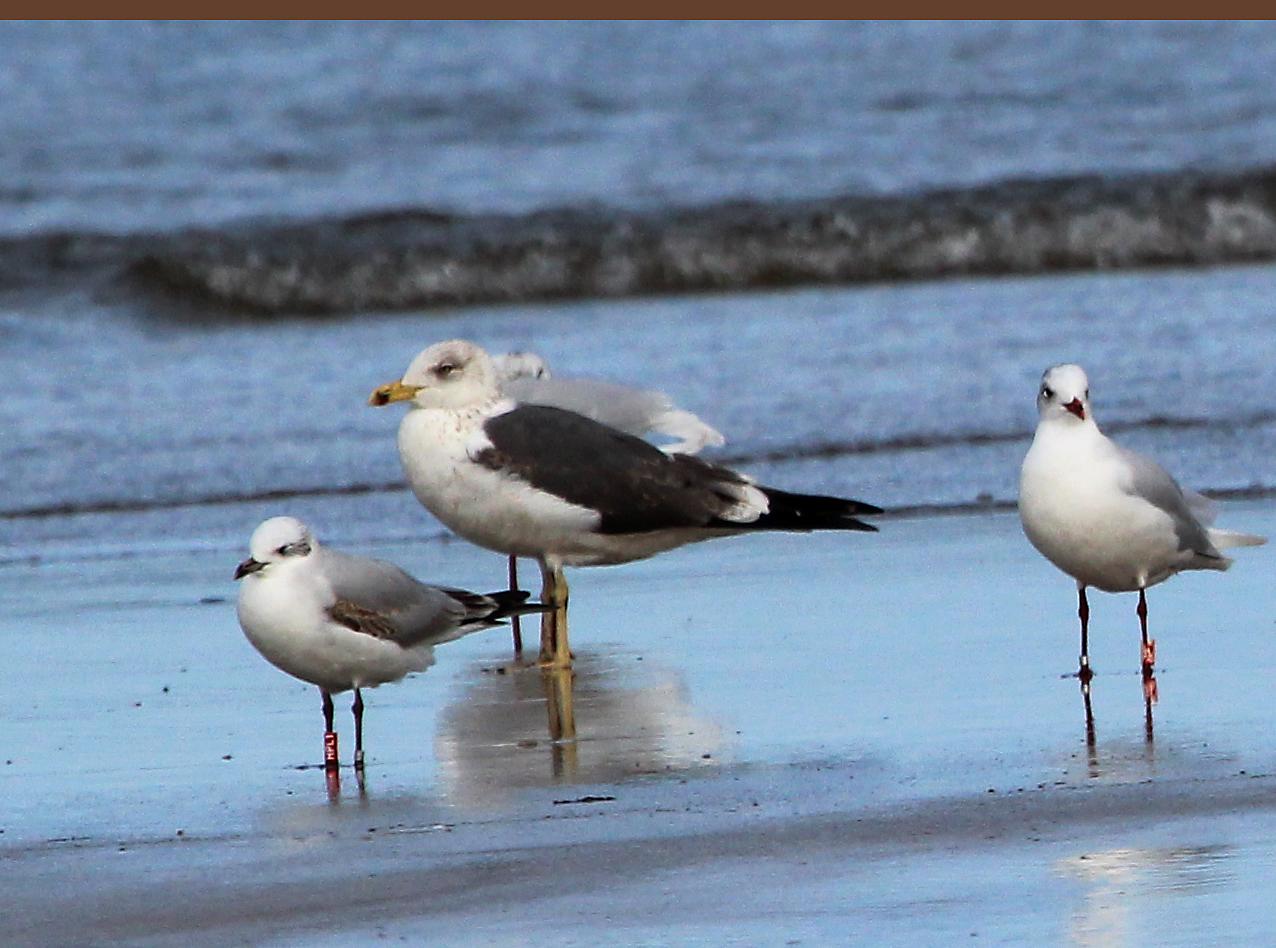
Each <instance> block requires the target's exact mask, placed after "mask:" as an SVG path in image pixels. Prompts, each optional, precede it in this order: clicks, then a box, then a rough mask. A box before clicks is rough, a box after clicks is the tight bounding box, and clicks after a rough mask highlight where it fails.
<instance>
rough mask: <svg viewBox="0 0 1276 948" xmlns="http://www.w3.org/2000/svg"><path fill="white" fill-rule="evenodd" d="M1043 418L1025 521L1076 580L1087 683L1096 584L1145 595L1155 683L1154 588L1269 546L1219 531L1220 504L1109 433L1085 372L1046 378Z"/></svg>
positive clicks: (1148, 668) (1147, 673) (1070, 368)
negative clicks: (1245, 549)
mask: <svg viewBox="0 0 1276 948" xmlns="http://www.w3.org/2000/svg"><path fill="white" fill-rule="evenodd" d="M1037 411H1038V413H1039V415H1040V420H1039V421H1038V423H1037V433H1036V436H1035V437H1034V438H1033V440H1032V447H1031V448H1029V449H1028V454H1027V456H1026V457H1025V458H1024V460H1023V468H1022V470H1021V472H1020V477H1019V516H1020V519H1021V520H1022V522H1023V529H1024V533H1026V534H1027V536H1028V539H1029V540H1030V541H1031V542H1032V545H1033V546H1035V547H1036V548H1037V549H1038V550H1039V551H1040V552H1041V554H1042V555H1043V556H1044V557H1045V558H1046V559H1048V560H1049V561H1050V562H1051V563H1053V564H1054V565H1055V566H1057V567H1059V569H1061V570H1063V571H1064V572H1065V573H1067V574H1068V575H1069V576H1071V577H1072V578H1073V579H1075V580H1076V581H1077V595H1078V601H1079V605H1078V609H1077V613H1078V615H1079V617H1080V619H1081V667H1080V672H1079V674H1080V677H1081V680H1082V682H1087V681H1089V679H1090V677H1091V675H1092V672H1091V669H1090V655H1089V641H1088V631H1089V628H1088V627H1089V620H1090V607H1089V603H1088V602H1087V601H1086V594H1085V591H1086V587H1087V586H1094V587H1096V588H1098V589H1102V590H1104V591H1105V592H1134V591H1136V590H1137V591H1138V594H1139V605H1138V610H1137V612H1138V616H1139V627H1140V630H1141V631H1142V641H1143V653H1142V654H1143V676H1144V678H1145V679H1151V677H1152V670H1153V666H1154V665H1155V663H1156V642H1155V640H1153V639H1150V638H1148V629H1147V597H1146V592H1145V591H1146V590H1147V588H1148V587H1149V586H1155V585H1156V584H1157V583H1159V582H1161V581H1162V580H1166V579H1169V578H1170V577H1171V576H1173V575H1174V574H1175V573H1178V572H1181V571H1183V570H1194V569H1215V570H1225V569H1227V568H1228V567H1229V566H1231V565H1232V561H1231V560H1230V559H1228V558H1227V557H1225V556H1224V555H1223V554H1222V553H1220V552H1219V550H1221V549H1226V548H1227V547H1234V546H1257V545H1259V544H1262V543H1265V542H1266V540H1265V538H1264V537H1259V536H1251V535H1250V534H1246V533H1232V532H1229V531H1226V530H1218V529H1215V528H1213V527H1211V526H1210V523H1211V522H1212V521H1213V519H1214V507H1215V505H1214V503H1213V502H1212V501H1210V500H1209V499H1208V498H1205V497H1202V496H1201V495H1200V494H1196V493H1193V492H1192V491H1185V490H1183V489H1182V488H1181V487H1179V485H1178V483H1177V482H1176V481H1175V480H1174V478H1173V477H1171V476H1170V475H1169V473H1168V472H1167V471H1166V470H1165V469H1164V468H1163V467H1161V466H1160V465H1159V464H1157V463H1156V462H1155V461H1153V460H1152V459H1151V458H1147V457H1144V456H1143V455H1141V454H1136V453H1135V452H1133V451H1130V450H1128V449H1126V448H1123V447H1121V446H1120V445H1118V444H1117V443H1116V442H1114V441H1112V439H1110V438H1108V437H1107V436H1106V435H1104V434H1103V432H1101V431H1100V430H1099V426H1098V425H1097V424H1096V423H1095V420H1094V416H1093V415H1092V414H1091V411H1090V386H1089V381H1088V380H1087V379H1086V374H1085V372H1084V371H1083V370H1082V369H1081V367H1080V366H1077V365H1056V366H1054V367H1052V368H1050V369H1047V370H1046V372H1045V374H1044V375H1043V376H1042V377H1041V387H1040V389H1039V390H1038V391H1037Z"/></svg>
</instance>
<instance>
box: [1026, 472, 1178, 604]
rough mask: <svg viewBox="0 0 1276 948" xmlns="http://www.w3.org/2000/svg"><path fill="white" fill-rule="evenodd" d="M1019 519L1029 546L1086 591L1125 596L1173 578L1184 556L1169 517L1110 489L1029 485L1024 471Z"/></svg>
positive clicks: (1055, 481)
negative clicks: (1033, 547)
mask: <svg viewBox="0 0 1276 948" xmlns="http://www.w3.org/2000/svg"><path fill="white" fill-rule="evenodd" d="M1019 514H1020V518H1021V519H1022V521H1023V527H1024V533H1025V534H1027V536H1028V539H1029V540H1030V541H1031V542H1032V545H1033V546H1035V547H1036V548H1037V550H1039V551H1040V552H1041V554H1042V555H1043V556H1045V557H1046V559H1048V560H1050V562H1051V563H1053V564H1054V565H1055V566H1057V567H1059V569H1061V570H1063V571H1064V572H1065V573H1067V574H1068V575H1069V576H1072V577H1073V578H1074V579H1076V580H1077V581H1078V582H1080V583H1083V584H1084V585H1086V586H1095V587H1097V588H1099V589H1102V590H1106V591H1107V592H1128V591H1132V590H1136V589H1139V588H1141V587H1146V586H1150V585H1153V584H1155V583H1158V582H1160V581H1161V580H1163V579H1165V578H1166V577H1168V576H1169V575H1171V574H1172V573H1173V572H1174V571H1175V569H1176V568H1177V565H1176V564H1177V563H1178V561H1179V560H1180V559H1181V558H1182V554H1181V552H1180V551H1179V549H1178V540H1177V537H1176V534H1175V531H1174V524H1173V522H1172V521H1171V519H1170V517H1169V515H1168V514H1166V513H1165V512H1164V511H1162V510H1160V509H1159V508H1157V507H1155V506H1153V505H1152V504H1150V503H1148V502H1147V501H1145V500H1141V499H1140V498H1138V497H1135V496H1132V495H1130V494H1127V493H1124V492H1123V491H1121V490H1119V489H1118V488H1117V487H1116V486H1115V485H1114V484H1102V483H1098V484H1092V485H1091V486H1090V487H1087V486H1084V482H1083V481H1082V480H1081V479H1069V478H1067V477H1056V478H1052V479H1051V481H1050V482H1049V484H1048V485H1045V484H1040V483H1033V481H1032V478H1031V473H1030V472H1028V471H1025V478H1024V483H1023V484H1022V485H1021V489H1020V498H1019Z"/></svg>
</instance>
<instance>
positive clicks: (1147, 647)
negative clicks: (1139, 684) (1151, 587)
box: [1138, 589, 1156, 678]
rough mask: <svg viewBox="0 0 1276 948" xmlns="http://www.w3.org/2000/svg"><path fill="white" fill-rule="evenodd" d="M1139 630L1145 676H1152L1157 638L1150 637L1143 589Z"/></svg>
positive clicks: (1146, 603)
mask: <svg viewBox="0 0 1276 948" xmlns="http://www.w3.org/2000/svg"><path fill="white" fill-rule="evenodd" d="M1138 614H1139V630H1140V631H1141V632H1142V634H1143V677H1144V678H1151V677H1152V667H1153V666H1154V665H1155V664H1156V639H1150V638H1148V600H1147V596H1146V595H1145V594H1144V591H1143V590H1142V589H1140V590H1139V608H1138Z"/></svg>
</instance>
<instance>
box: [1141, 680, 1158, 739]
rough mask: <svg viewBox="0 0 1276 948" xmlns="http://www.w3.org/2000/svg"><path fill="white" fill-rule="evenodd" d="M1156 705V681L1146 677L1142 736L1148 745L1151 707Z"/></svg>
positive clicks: (1144, 681) (1150, 727) (1150, 735)
mask: <svg viewBox="0 0 1276 948" xmlns="http://www.w3.org/2000/svg"><path fill="white" fill-rule="evenodd" d="M1154 704H1156V679H1155V678H1152V677H1151V676H1148V677H1147V678H1144V679H1143V734H1144V737H1145V738H1146V739H1147V742H1148V743H1149V744H1151V743H1152V705H1154Z"/></svg>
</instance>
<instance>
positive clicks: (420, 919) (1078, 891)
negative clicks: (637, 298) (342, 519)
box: [0, 502, 1276, 944]
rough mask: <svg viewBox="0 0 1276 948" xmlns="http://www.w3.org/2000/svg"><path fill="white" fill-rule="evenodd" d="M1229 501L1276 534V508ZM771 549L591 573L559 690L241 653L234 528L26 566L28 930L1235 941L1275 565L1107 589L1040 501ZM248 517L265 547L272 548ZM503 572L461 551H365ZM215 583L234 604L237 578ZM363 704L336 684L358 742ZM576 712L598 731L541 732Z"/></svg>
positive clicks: (1235, 516)
mask: <svg viewBox="0 0 1276 948" xmlns="http://www.w3.org/2000/svg"><path fill="white" fill-rule="evenodd" d="M1222 523H1223V525H1225V526H1230V527H1235V528H1238V529H1246V530H1256V531H1260V532H1266V533H1268V534H1276V504H1271V503H1262V502H1254V503H1236V504H1229V505H1227V508H1226V509H1225V511H1224V514H1223V517H1222ZM882 525H883V532H882V534H881V535H878V536H862V535H856V536H815V537H805V536H776V537H765V538H763V537H758V538H744V539H739V540H733V541H729V542H719V543H712V544H705V545H702V546H701V547H699V548H691V549H685V550H682V551H678V552H676V553H673V554H669V555H666V556H663V557H660V558H658V559H656V560H653V561H649V562H646V563H641V564H633V565H630V566H626V567H621V568H616V569H603V570H587V571H581V570H578V571H576V572H575V573H573V574H571V578H572V580H573V587H572V588H573V603H572V610H573V611H572V621H573V626H572V636H573V644H574V646H575V648H576V650H577V654H578V661H577V664H576V669H575V673H574V675H573V676H570V677H559V678H557V679H555V678H554V677H552V676H546V675H545V674H543V673H542V672H540V671H539V670H537V669H534V668H521V667H518V666H516V665H513V664H511V662H510V655H509V638H508V632H506V631H503V630H493V631H490V632H486V633H483V634H481V635H475V636H471V637H469V638H467V639H465V640H462V641H460V642H456V643H453V644H450V645H447V646H443V647H441V648H440V649H439V650H438V653H437V658H438V664H437V665H436V666H435V667H434V668H432V669H430V670H429V671H428V672H426V673H425V674H423V675H420V676H417V677H416V678H414V679H411V680H409V681H407V682H404V683H401V684H398V685H392V686H386V687H383V688H380V689H376V690H374V691H370V692H368V693H367V694H366V702H367V705H368V711H367V719H366V720H367V744H368V755H369V770H368V775H367V780H366V786H365V787H363V788H362V789H361V788H360V787H359V786H358V784H357V782H356V781H355V779H354V775H353V774H352V773H351V772H350V771H349V770H348V769H346V770H343V772H342V774H341V779H340V785H339V786H329V785H328V783H327V782H326V781H325V777H324V774H323V773H322V771H321V770H319V769H317V768H316V767H315V766H314V765H316V764H317V763H318V762H319V761H320V760H321V751H322V745H321V739H320V732H321V730H322V726H321V718H320V713H319V701H318V695H317V693H316V692H315V690H314V689H312V688H308V687H306V686H303V685H300V684H297V683H296V682H293V681H292V680H290V679H288V678H286V677H285V676H283V675H282V674H281V673H279V672H277V671H275V670H274V669H272V668H270V667H269V666H267V665H266V664H265V663H264V662H263V661H261V659H259V658H258V657H257V656H256V655H255V653H253V652H252V650H251V649H250V648H249V646H248V645H247V644H246V643H245V642H244V641H243V638H242V635H241V634H240V632H239V630H238V627H237V625H236V623H235V619H234V610H233V595H234V588H233V585H232V584H231V583H230V582H229V574H230V571H231V570H232V569H233V566H234V563H235V562H237V560H238V558H240V551H239V550H237V549H233V550H232V549H194V550H189V549H188V550H180V551H177V552H173V551H172V550H171V549H170V550H168V551H167V552H166V551H165V549H163V548H162V547H161V545H160V544H159V543H148V542H145V541H139V542H138V543H137V545H136V548H135V549H133V550H132V551H131V552H129V553H128V554H127V555H119V556H112V557H105V558H101V559H91V558H85V559H83V560H76V559H74V558H67V559H63V560H59V561H46V562H42V563H40V562H35V563H21V562H16V561H14V562H10V563H8V564H7V565H6V566H4V567H3V568H0V614H3V615H4V616H5V618H4V620H3V634H0V680H2V681H3V684H4V693H5V694H6V696H7V699H8V702H9V706H10V710H9V711H7V712H6V715H5V717H6V724H5V728H4V734H5V736H4V739H3V750H2V751H0V754H2V757H3V761H0V764H2V766H0V793H2V794H3V799H4V801H5V802H4V805H3V807H0V829H2V830H3V833H0V859H3V863H4V877H5V883H4V888H5V898H4V902H5V911H4V912H3V913H0V941H4V942H6V943H48V944H64V943H95V942H97V943H108V942H110V943H116V942H119V941H127V942H142V943H146V942H151V943H172V942H173V941H175V940H181V941H183V942H193V943H216V944H224V943H241V942H251V943H262V942H266V943H280V944H302V943H304V944H315V943H324V942H333V943H349V942H353V941H361V940H371V939H373V938H377V937H400V936H402V937H410V938H413V939H421V940H424V939H426V938H428V939H429V940H430V941H431V943H438V944H446V943H454V944H462V943H478V942H482V943H491V944H524V943H528V942H533V941H537V942H539V941H543V940H545V939H546V938H548V937H553V938H554V939H555V940H556V941H558V942H560V943H563V944H597V943H600V942H610V943H634V942H646V943H651V942H661V943H665V942H683V943H685V942H696V941H703V942H706V943H714V944H721V943H732V942H738V943H758V942H763V943H775V942H780V941H786V940H788V941H795V942H799V943H802V942H805V943H819V942H826V941H829V940H840V939H845V938H847V937H853V938H861V939H864V940H871V941H872V942H874V943H908V944H917V943H927V942H931V943H933V942H943V943H947V942H951V941H953V940H956V939H958V938H962V939H966V938H969V937H971V936H975V937H977V938H979V939H981V940H989V939H991V940H997V941H1026V940H1029V939H1031V940H1033V941H1035V942H1041V941H1051V942H1060V941H1068V940H1071V941H1075V942H1077V943H1080V944H1098V943H1170V942H1176V943H1193V942H1215V943H1216V942H1220V941H1228V940H1232V941H1238V940H1247V939H1248V938H1249V937H1252V936H1253V934H1254V933H1255V932H1256V931H1258V930H1260V928H1259V926H1262V925H1263V924H1264V923H1265V921H1266V918H1267V914H1268V913H1267V900H1268V898H1269V895H1268V893H1269V891H1270V885H1269V878H1270V871H1271V866H1272V863H1273V862H1274V861H1276V769H1274V768H1273V761H1274V760H1276V729H1273V728H1272V726H1271V722H1272V717H1273V710H1274V709H1273V703H1272V701H1271V698H1270V697H1269V695H1270V687H1269V682H1270V680H1271V677H1272V671H1273V666H1274V664H1276V648H1274V647H1273V644H1272V635H1271V633H1272V628H1273V623H1274V622H1276V595H1274V594H1273V591H1272V589H1273V587H1272V584H1271V581H1270V579H1271V576H1272V574H1273V557H1274V556H1276V550H1274V549H1273V547H1265V548H1262V549H1258V550H1248V551H1246V550H1242V551H1239V553H1240V556H1239V557H1238V562H1237V564H1236V566H1235V567H1234V568H1233V569H1232V570H1231V572H1229V573H1227V574H1225V575H1218V574H1208V575H1205V574H1196V575H1188V576H1180V577H1178V578H1176V579H1174V580H1171V581H1170V582H1169V583H1167V584H1164V585H1162V586H1160V587H1157V588H1156V589H1155V590H1153V591H1152V592H1151V593H1150V594H1149V605H1150V610H1151V624H1152V630H1153V634H1154V635H1155V636H1156V637H1157V639H1158V640H1159V660H1160V668H1159V670H1158V676H1157V684H1158V690H1159V701H1158V703H1157V704H1156V705H1155V706H1154V707H1153V708H1152V720H1151V728H1150V733H1149V721H1148V719H1147V717H1146V708H1145V703H1144V695H1143V688H1142V683H1141V681H1140V678H1139V674H1138V660H1139V650H1138V626H1137V620H1136V618H1135V615H1134V605H1135V597H1133V596H1106V595H1097V596H1092V597H1091V604H1092V609H1093V617H1092V636H1091V649H1092V655H1093V660H1094V664H1095V668H1096V670H1097V676H1096V678H1095V681H1094V686H1093V707H1094V714H1095V727H1094V737H1093V741H1092V742H1091V741H1088V740H1087V734H1086V729H1085V726H1084V719H1083V709H1082V702H1081V696H1080V692H1079V687H1078V683H1077V681H1076V679H1075V678H1074V677H1068V673H1069V672H1071V671H1072V670H1073V668H1074V665H1075V659H1076V648H1077V641H1076V637H1077V632H1076V619H1075V593H1074V591H1073V587H1072V584H1071V582H1070V581H1069V580H1067V579H1066V578H1065V577H1063V576H1061V575H1060V574H1058V573H1056V572H1055V571H1054V570H1053V568H1052V567H1050V566H1049V565H1048V564H1046V563H1045V562H1044V561H1042V560H1041V559H1040V558H1039V557H1037V555H1036V554H1035V553H1034V552H1033V551H1032V550H1031V549H1030V548H1029V547H1028V545H1027V543H1026V541H1025V540H1024V539H1023V538H1022V535H1021V534H1020V531H1019V527H1018V521H1017V519H1016V518H1015V517H1014V515H1013V514H1011V515H1005V514H990V515H970V516H960V517H937V518H929V519H907V520H900V519H894V520H892V519H887V520H885V521H884V522H883V524H882ZM245 535H246V534H245ZM359 551H360V552H368V553H372V554H375V555H382V556H386V557H389V558H392V559H394V560H396V561H397V562H400V563H402V564H403V565H405V566H406V567H408V568H409V569H412V570H414V571H416V572H418V573H419V574H420V575H422V576H425V577H428V578H431V579H434V580H438V581H446V582H451V583H454V584H459V585H466V586H469V587H471V588H487V587H492V586H495V585H499V583H500V578H501V575H502V565H501V563H500V561H499V559H498V558H497V557H494V556H492V555H490V554H484V553H482V552H481V551H478V550H474V549H472V548H470V547H468V546H466V545H464V544H458V543H451V544H446V545H445V544H439V543H437V542H436V543H398V544H392V545H385V546H379V547H371V546H370V547H364V548H359ZM219 600H220V601H219ZM348 703H349V702H348V700H345V699H339V707H340V717H339V728H340V730H341V732H342V739H343V745H342V755H343V758H344V759H345V760H346V761H348V760H349V759H350V751H351V747H350V744H349V741H350V731H351V728H350V720H349V714H348V710H347V708H348ZM568 711H570V712H571V713H572V714H573V716H574V722H575V728H576V733H577V739H576V740H575V741H557V742H556V741H554V740H552V739H551V735H550V731H551V727H555V726H561V724H557V725H556V724H555V722H556V721H557V722H561V721H562V718H563V716H564V714H566V713H567V712H568Z"/></svg>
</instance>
